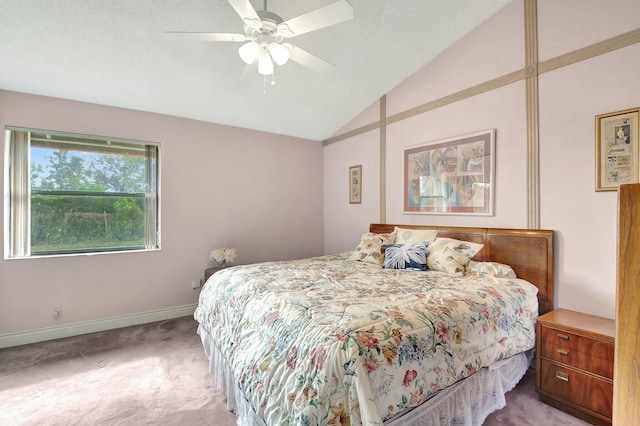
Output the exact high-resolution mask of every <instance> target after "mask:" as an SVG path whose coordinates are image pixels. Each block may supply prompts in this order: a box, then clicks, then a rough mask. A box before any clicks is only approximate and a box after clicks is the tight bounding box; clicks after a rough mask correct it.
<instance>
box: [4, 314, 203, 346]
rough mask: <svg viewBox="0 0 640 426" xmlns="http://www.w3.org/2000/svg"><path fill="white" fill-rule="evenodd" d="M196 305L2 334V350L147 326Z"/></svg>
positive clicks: (178, 316)
mask: <svg viewBox="0 0 640 426" xmlns="http://www.w3.org/2000/svg"><path fill="white" fill-rule="evenodd" d="M196 306H197V305H196V304H195V303H194V304H190V305H183V306H175V307H173V308H164V309H157V310H155V311H149V312H140V313H137V314H127V315H120V316H117V317H110V318H103V319H98V320H91V321H82V322H76V323H72V324H64V325H56V326H53V327H44V328H37V329H34V330H26V331H17V332H15V333H4V334H0V348H8V347H11V346H19V345H26V344H29V343H36V342H44V341H45V340H53V339H62V338H64V337H71V336H78V335H80V334H87V333H95V332H97V331H105V330H113V329H114V328H121V327H129V326H131V325H139V324H146V323H149V322H155V321H163V320H168V319H172V318H180V317H185V316H189V315H193V312H194V311H195V310H196Z"/></svg>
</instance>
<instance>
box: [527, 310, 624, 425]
mask: <svg viewBox="0 0 640 426" xmlns="http://www.w3.org/2000/svg"><path fill="white" fill-rule="evenodd" d="M536 327H537V330H536V390H537V391H538V392H539V393H540V397H541V399H542V401H543V402H545V403H547V404H549V405H552V406H554V407H556V408H559V409H561V410H563V411H566V412H567V413H569V414H572V415H574V416H576V417H579V418H581V419H583V420H586V421H588V422H590V423H593V424H595V425H610V424H611V414H612V406H613V359H614V358H613V357H614V339H615V334H616V327H615V321H614V320H610V319H606V318H601V317H596V316H593V315H588V314H582V313H579V312H574V311H569V310H566V309H556V310H554V311H552V312H549V313H547V314H545V315H542V316H541V317H540V318H538V323H537V326H536Z"/></svg>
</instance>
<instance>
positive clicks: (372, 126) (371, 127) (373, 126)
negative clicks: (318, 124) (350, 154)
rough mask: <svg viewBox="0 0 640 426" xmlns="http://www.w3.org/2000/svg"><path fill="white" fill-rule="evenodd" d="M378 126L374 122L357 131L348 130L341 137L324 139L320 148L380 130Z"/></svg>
mask: <svg viewBox="0 0 640 426" xmlns="http://www.w3.org/2000/svg"><path fill="white" fill-rule="evenodd" d="M385 96H386V95H385ZM380 125H381V123H380V120H378V121H375V122H373V123H370V124H367V125H366V126H362V127H358V128H357V129H353V130H350V131H348V132H346V133H343V134H341V135H338V136H334V137H331V138H329V139H325V140H324V141H322V146H327V145H331V144H332V143H336V142H340V141H342V140H345V139H349V138H352V137H354V136H358V135H361V134H363V133H367V132H370V131H371V130H375V129H378V128H380Z"/></svg>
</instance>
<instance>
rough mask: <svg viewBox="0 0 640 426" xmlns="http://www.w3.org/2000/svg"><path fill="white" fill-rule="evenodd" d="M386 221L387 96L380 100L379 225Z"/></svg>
mask: <svg viewBox="0 0 640 426" xmlns="http://www.w3.org/2000/svg"><path fill="white" fill-rule="evenodd" d="M386 221H387V95H384V96H382V97H381V98H380V223H385V222H386Z"/></svg>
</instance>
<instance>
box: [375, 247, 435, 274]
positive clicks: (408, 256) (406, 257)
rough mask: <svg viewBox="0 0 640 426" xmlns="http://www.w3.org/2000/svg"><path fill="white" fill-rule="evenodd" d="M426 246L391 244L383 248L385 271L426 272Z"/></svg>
mask: <svg viewBox="0 0 640 426" xmlns="http://www.w3.org/2000/svg"><path fill="white" fill-rule="evenodd" d="M427 246H428V244H427V243H425V242H422V243H413V244H392V245H388V246H386V247H385V250H384V263H383V265H382V267H383V268H385V269H419V270H421V271H426V270H427Z"/></svg>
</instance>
